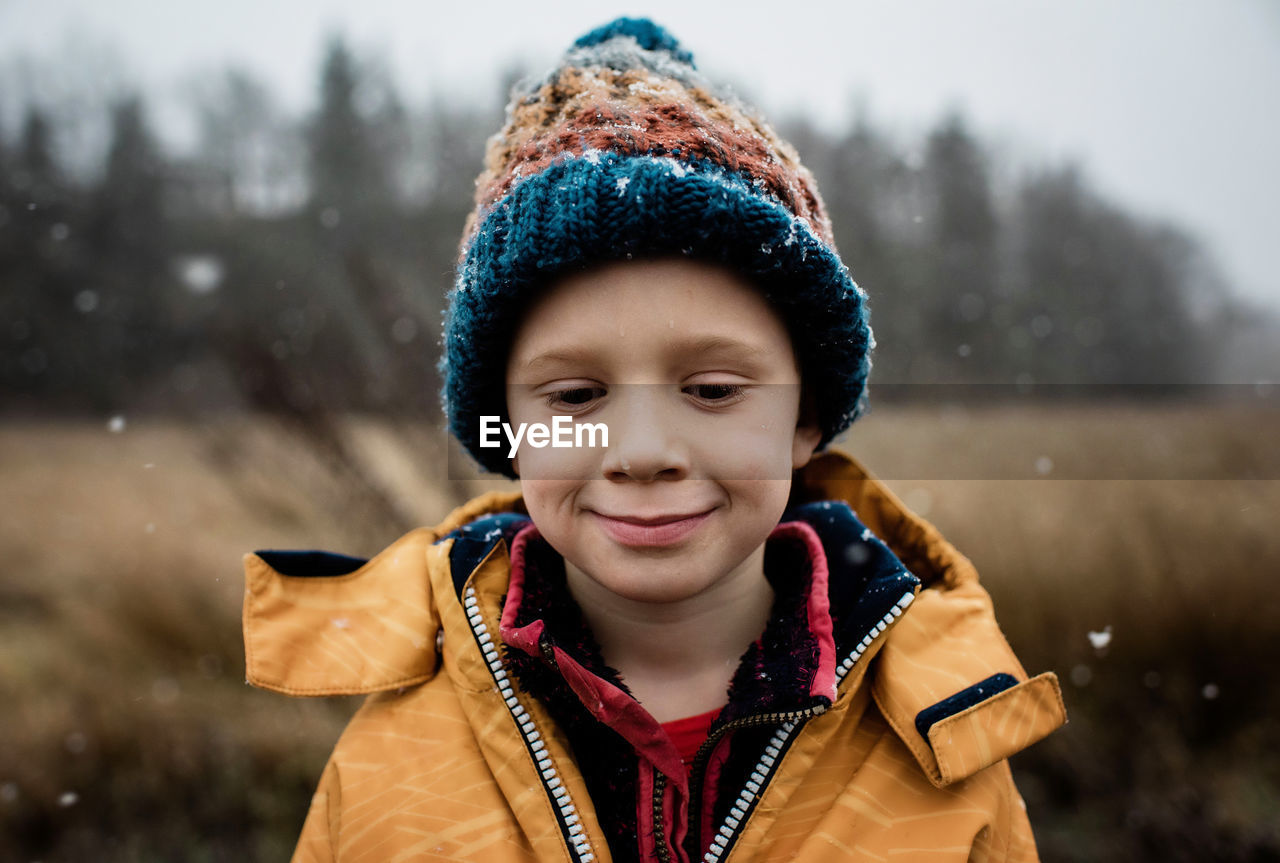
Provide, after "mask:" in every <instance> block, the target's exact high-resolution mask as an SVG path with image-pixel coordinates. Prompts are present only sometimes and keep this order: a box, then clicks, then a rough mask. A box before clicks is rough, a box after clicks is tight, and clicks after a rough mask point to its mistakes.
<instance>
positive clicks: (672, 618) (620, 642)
mask: <svg viewBox="0 0 1280 863" xmlns="http://www.w3.org/2000/svg"><path fill="white" fill-rule="evenodd" d="M565 570H566V575H567V578H568V584H569V591H570V593H572V595H573V597H574V599H575V600H576V601H577V603H578V605H579V607H581V608H582V613H583V616H584V617H585V618H586V621H587V624H588V625H589V626H590V627H591V632H592V634H593V635H594V636H595V639H596V641H597V643H598V644H599V645H600V650H601V653H602V655H603V657H604V660H605V662H606V663H608V664H609V665H610V666H611V667H613V668H614V669H616V670H617V671H618V673H619V674H620V675H621V676H622V679H623V682H624V683H626V685H627V688H628V689H630V690H631V694H632V695H634V696H635V698H636V700H638V701H639V702H640V703H641V704H642V705H644V707H645V709H646V710H648V711H649V713H650V714H652V715H653V717H654V718H655V719H656V720H657V721H658V722H670V721H672V720H675V719H683V718H684V717H687V716H696V715H698V714H701V713H706V712H707V711H710V710H715V709H717V708H719V707H723V706H724V704H725V702H726V700H727V698H728V689H729V681H730V680H731V679H732V678H733V674H734V672H735V671H736V670H737V668H738V663H739V661H740V659H741V658H742V654H743V653H744V652H745V651H746V650H747V648H748V647H749V646H750V645H751V643H752V642H754V641H755V640H756V639H757V638H759V637H760V635H761V633H763V632H764V628H765V625H766V624H767V623H768V622H769V613H770V611H771V609H772V607H773V588H772V587H771V586H770V585H769V582H768V580H767V579H766V578H765V575H764V547H763V546H761V547H760V548H759V549H757V550H756V551H755V552H753V553H752V554H751V555H750V556H749V557H748V558H747V559H746V560H744V561H743V562H742V563H741V564H740V565H739V566H738V567H737V568H735V569H734V570H733V571H732V572H729V573H727V574H726V575H725V576H724V577H723V578H721V579H719V580H717V581H716V582H715V583H714V584H713V585H712V586H711V587H709V588H708V589H707V590H705V591H703V592H702V593H699V594H697V595H695V596H691V597H688V598H686V599H683V600H680V601H678V602H670V603H657V602H639V601H635V600H631V599H628V598H626V597H621V596H618V595H617V594H614V593H612V592H610V591H608V590H606V589H604V588H603V587H602V586H601V585H600V584H598V583H597V582H595V581H593V580H592V579H591V578H590V577H588V576H587V575H586V574H584V573H583V572H582V571H581V570H579V569H578V568H577V567H576V566H574V565H573V564H572V563H570V562H568V561H565Z"/></svg>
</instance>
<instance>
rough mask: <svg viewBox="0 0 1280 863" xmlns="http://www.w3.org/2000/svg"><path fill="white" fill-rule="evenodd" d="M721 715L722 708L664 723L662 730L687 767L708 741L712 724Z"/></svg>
mask: <svg viewBox="0 0 1280 863" xmlns="http://www.w3.org/2000/svg"><path fill="white" fill-rule="evenodd" d="M719 715H720V708H719V707H717V708H716V709H715V710H709V711H707V712H706V713H700V714H698V715H697V716H686V717H685V718H684V719H675V720H672V721H671V722H664V723H662V730H663V731H665V732H667V737H669V738H671V742H672V743H673V744H675V747H676V751H677V752H679V753H680V760H681V761H683V762H684V763H685V766H686V767H687V766H688V765H689V764H690V763H692V762H693V758H694V756H695V755H697V754H698V747H699V746H701V745H702V743H703V741H705V740H706V739H707V734H708V733H709V732H710V731H711V723H712V722H715V721H716V717H717V716H719Z"/></svg>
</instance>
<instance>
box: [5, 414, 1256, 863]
mask: <svg viewBox="0 0 1280 863" xmlns="http://www.w3.org/2000/svg"><path fill="white" fill-rule="evenodd" d="M108 419H109V418H107V417H103V418H101V419H100V420H94V421H76V422H71V421H57V422H55V421H49V420H41V421H34V420H33V421H23V420H13V419H11V420H9V421H7V422H5V423H4V424H3V425H2V426H0V507H2V512H3V518H2V519H0V560H3V562H4V566H3V567H2V568H0V859H4V860H42V861H46V863H48V861H56V860H83V859H93V860H107V861H152V860H190V861H221V860H228V861H230V860H235V861H242V860H264V861H267V860H281V859H286V858H287V856H288V854H289V851H290V849H291V848H292V843H293V840H294V838H295V837H296V833H297V830H298V829H299V827H300V825H301V819H302V816H303V813H304V811H305V808H306V805H307V800H308V798H309V796H310V793H311V789H312V786H313V785H314V782H315V780H316V779H317V778H318V776H319V772H320V768H321V766H322V765H323V762H324V758H325V756H326V755H327V753H328V750H329V748H330V747H331V746H332V744H333V741H334V740H335V738H336V736H337V734H338V733H339V731H340V729H341V727H342V724H343V722H344V721H345V718H346V716H347V715H349V713H350V712H351V710H352V709H353V708H354V706H355V705H354V702H353V701H351V700H342V699H339V700H333V701H293V700H290V699H287V698H284V697H282V696H277V695H273V694H270V693H266V692H259V691H256V690H252V689H250V688H249V687H246V686H245V685H244V682H243V668H244V666H243V658H242V653H241V645H240V630H239V610H240V600H241V593H242V584H241V581H240V556H241V554H242V553H243V552H245V551H248V550H252V549H255V548H264V547H324V548H330V549H334V550H340V551H345V552H348V553H352V554H370V553H372V552H374V551H376V550H378V549H379V548H380V547H381V546H382V545H384V544H385V543H387V542H389V541H390V540H392V539H394V538H395V537H396V536H397V535H398V534H399V533H400V532H402V531H403V530H405V529H408V528H409V527H411V526H413V525H415V524H419V523H431V522H434V521H436V520H438V519H439V518H440V517H442V516H443V515H444V513H445V512H447V511H448V509H449V508H450V507H451V506H452V505H453V504H454V503H456V502H458V501H460V500H461V499H464V498H466V497H468V496H470V495H471V494H473V493H475V492H476V491H478V490H479V489H480V488H482V487H487V486H489V485H492V483H488V482H484V481H480V480H450V479H447V477H448V476H450V472H449V471H448V470H446V468H445V465H446V464H448V463H451V461H450V458H448V457H447V456H446V442H445V438H444V435H443V433H442V432H440V431H438V430H436V429H433V428H423V427H421V426H418V425H414V424H410V423H397V422H393V421H389V420H374V419H365V418H345V419H329V420H325V421H317V422H315V423H311V424H308V425H306V426H300V425H289V424H283V423H281V422H279V421H275V420H269V419H263V418H245V417H236V418H222V419H217V420H210V421H206V422H203V423H200V424H196V423H179V422H176V421H166V420H155V421H145V420H136V421H135V420H132V419H129V418H126V422H125V423H124V424H123V427H121V426H120V424H119V423H116V424H115V425H111V424H110V423H109V421H108ZM1278 440H1280V411H1278V410H1276V408H1275V406H1274V404H1272V405H1271V406H1267V405H1263V404H1254V405H1249V404H1224V405H1212V406H1205V405H1185V404H1176V403H1163V404H1151V405H1131V404H1108V405H1101V406H1065V405H1045V406H1038V407H1026V406H1023V407H1016V406H988V407H984V408H980V409H978V408H971V409H964V410H960V409H956V408H951V409H925V408H919V407H913V408H907V407H901V408H883V409H881V410H879V411H877V412H875V413H874V414H872V415H871V416H870V417H868V418H866V419H865V420H863V421H861V422H860V423H859V424H858V425H857V426H855V429H854V430H853V431H852V432H851V433H850V434H849V435H848V437H847V439H846V440H845V442H844V446H845V447H846V448H848V449H850V450H851V451H853V452H855V454H857V455H859V456H860V457H861V458H862V459H863V460H864V462H865V463H867V464H868V466H869V467H871V468H872V469H873V470H875V471H876V472H877V473H879V474H880V475H882V476H885V477H886V478H888V479H889V481H890V484H891V485H892V486H893V487H894V489H895V490H896V491H897V492H898V493H899V494H900V495H901V496H902V497H903V499H904V500H906V501H907V502H908V504H910V505H912V506H913V507H915V508H916V509H917V510H919V511H921V512H922V513H923V514H925V515H926V516H927V517H928V518H930V519H932V520H933V521H935V523H937V524H938V525H939V526H940V527H941V528H942V530H943V531H944V532H945V533H946V534H947V535H948V537H949V538H950V539H951V540H952V541H953V542H954V543H955V544H956V545H957V546H958V547H959V548H960V549H961V550H962V551H964V552H965V553H966V554H968V555H969V556H970V557H971V558H973V560H974V561H975V562H976V563H977V565H978V567H979V571H980V572H982V573H983V577H984V581H985V583H986V584H987V586H988V588H989V589H990V590H991V592H992V594H993V596H994V597H995V600H996V607H997V611H998V613H999V616H1000V619H1001V621H1002V624H1003V626H1004V627H1005V630H1006V632H1007V634H1008V636H1009V638H1010V640H1011V641H1012V642H1013V644H1014V646H1015V648H1016V649H1017V650H1018V652H1019V654H1020V656H1021V657H1022V658H1023V661H1024V664H1025V665H1026V666H1027V667H1028V669H1029V670H1032V671H1039V670H1043V669H1047V668H1052V669H1055V670H1057V671H1058V673H1059V674H1060V676H1061V677H1062V679H1063V683H1064V689H1065V692H1066V697H1067V702H1068V709H1069V711H1070V714H1071V722H1070V724H1069V725H1068V726H1067V727H1066V728H1065V729H1064V730H1062V731H1060V732H1059V733H1058V734H1056V735H1054V736H1053V737H1052V738H1050V739H1049V740H1047V741H1045V742H1044V743H1042V744H1040V745H1038V746H1037V747H1035V748H1033V749H1032V750H1030V751H1028V752H1027V753H1024V754H1023V755H1021V756H1019V757H1018V759H1017V760H1016V761H1015V764H1014V768H1015V771H1016V773H1017V774H1018V781H1019V785H1020V787H1021V789H1022V790H1023V792H1024V796H1025V797H1026V800H1027V803H1028V806H1029V809H1030V812H1031V817H1032V821H1033V824H1035V826H1036V828H1037V834H1038V837H1039V841H1040V845H1041V853H1042V855H1043V857H1044V859H1046V860H1049V861H1054V860H1064V861H1074V860H1100V859H1102V860H1108V859H1114V860H1162V861H1163V860H1207V859H1217V860H1274V859H1280V826H1277V824H1278V823H1280V822H1277V819H1276V818H1275V813H1276V812H1277V811H1280V747H1277V741H1280V719H1277V717H1280V670H1278V669H1277V667H1276V656H1277V654H1278V652H1280V599H1278V598H1277V592H1276V589H1275V584H1274V583H1275V582H1276V581H1277V578H1278V577H1280V531H1278V530H1277V525H1278V524H1280V451H1278V448H1277V447H1276V445H1275V442H1276V441H1278ZM452 463H455V464H456V463H457V462H456V459H455V460H454V461H453V462H452ZM1108 627H1109V629H1108ZM1107 631H1109V632H1110V635H1111V639H1110V643H1109V644H1108V645H1107V646H1106V647H1102V648H1097V647H1095V646H1094V645H1093V644H1092V643H1091V641H1090V639H1089V637H1088V634H1089V633H1090V632H1107Z"/></svg>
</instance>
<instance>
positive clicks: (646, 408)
mask: <svg viewBox="0 0 1280 863" xmlns="http://www.w3.org/2000/svg"><path fill="white" fill-rule="evenodd" d="M507 407H508V412H509V414H510V418H511V424H512V427H513V428H518V426H519V424H520V423H529V424H530V425H532V424H533V423H542V424H545V425H547V426H551V425H552V418H553V417H554V416H556V415H568V416H569V417H571V421H572V423H574V424H578V423H604V424H605V425H606V426H607V427H608V440H609V446H608V448H607V449H606V448H603V447H599V446H596V447H585V446H584V447H572V448H556V447H551V446H546V447H543V448H534V447H531V446H529V445H528V444H527V443H524V444H521V446H520V448H519V451H518V454H517V456H516V460H515V465H514V466H515V468H516V470H517V471H518V472H519V474H520V477H521V489H522V491H523V494H524V500H525V504H526V505H527V506H528V509H529V513H530V515H531V516H532V517H533V521H534V523H535V524H536V525H537V526H538V530H539V531H540V532H541V533H542V535H543V536H544V537H545V538H546V539H547V541H548V542H550V543H551V545H552V546H553V547H554V548H555V549H556V550H557V551H559V552H560V553H561V554H562V555H563V556H564V558H565V562H566V569H567V571H568V574H569V578H570V583H571V585H572V586H573V587H574V588H575V589H576V590H577V591H578V592H579V599H582V598H583V597H582V595H581V592H582V591H587V592H590V593H591V594H593V595H594V596H596V597H597V598H599V599H601V600H605V601H607V600H608V599H609V597H610V595H612V596H613V597H617V598H623V599H628V600H635V601H642V602H675V601H679V600H681V599H686V598H689V597H693V596H696V595H698V594H700V593H703V592H704V591H708V590H711V589H713V588H716V587H726V586H728V585H730V584H732V583H734V582H735V581H743V580H750V579H753V578H758V577H759V576H760V575H762V573H763V550H764V541H765V539H766V538H767V537H768V535H769V533H770V531H772V529H773V528H774V526H775V525H777V523H778V519H779V518H780V516H781V515H782V512H783V509H784V508H785V507H786V502H787V497H788V493H789V491H790V477H791V471H792V470H793V469H794V468H797V467H800V466H802V465H803V464H805V462H807V461H808V459H809V457H810V456H811V455H812V454H813V450H814V448H815V447H816V446H817V443H818V441H819V439H820V437H821V434H820V432H819V431H818V429H817V428H816V427H812V426H808V425H805V426H801V425H800V424H799V416H800V374H799V371H798V369H797V365H796V359H795V354H794V352H793V350H792V347H791V340H790V338H789V336H788V334H787V331H786V328H785V327H784V325H783V323H782V321H781V320H780V319H779V318H778V316H777V315H776V314H775V313H774V312H773V310H772V309H771V308H770V307H769V306H768V304H767V303H766V302H765V300H764V299H763V298H762V297H761V296H760V295H759V293H758V292H757V291H755V290H754V289H753V288H752V286H751V285H750V284H749V283H748V282H746V281H744V280H742V279H741V278H740V277H738V276H737V275H735V274H733V273H731V272H730V271H729V270H727V269H724V268H721V267H717V266H714V265H709V264H703V263H700V262H694V261H690V260H686V259H675V260H662V261H623V262H617V263H613V264H609V265H607V266H604V267H601V268H598V269H594V270H591V271H588V272H585V273H580V274H573V275H571V276H568V277H566V278H564V279H562V280H560V281H558V282H556V283H554V284H553V285H552V286H551V288H550V289H549V290H548V291H547V292H546V293H545V294H544V295H543V296H542V297H540V298H539V300H538V301H537V302H536V303H535V304H534V305H533V306H532V307H531V308H530V310H529V312H528V314H527V315H525V317H524V319H523V321H522V323H521V326H520V328H519V330H518V331H517V332H516V335H515V338H514V340H513V342H512V349H511V355H510V359H509V361H508V364H507ZM597 443H598V441H597Z"/></svg>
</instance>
